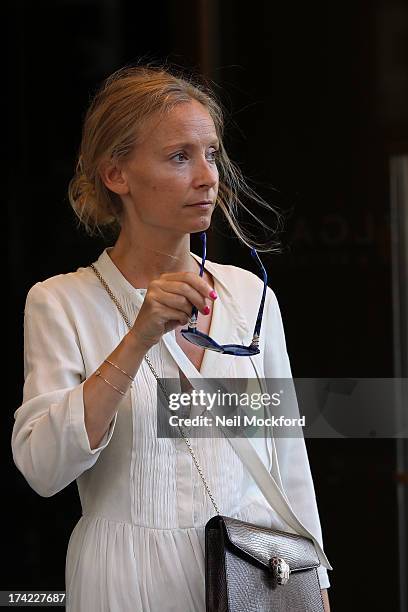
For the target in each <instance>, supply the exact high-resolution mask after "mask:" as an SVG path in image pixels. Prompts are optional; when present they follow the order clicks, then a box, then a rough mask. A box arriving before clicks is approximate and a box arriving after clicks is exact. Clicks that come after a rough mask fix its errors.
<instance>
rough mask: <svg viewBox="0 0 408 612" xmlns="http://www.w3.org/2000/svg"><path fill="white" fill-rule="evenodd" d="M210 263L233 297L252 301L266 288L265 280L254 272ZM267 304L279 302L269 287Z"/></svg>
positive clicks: (228, 265)
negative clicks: (238, 296) (236, 296)
mask: <svg viewBox="0 0 408 612" xmlns="http://www.w3.org/2000/svg"><path fill="white" fill-rule="evenodd" d="M210 263H211V266H214V273H215V275H216V276H217V277H218V279H219V280H221V281H222V282H223V284H224V285H225V286H226V287H227V288H228V289H229V291H230V292H231V294H232V295H240V296H242V298H243V299H244V301H246V300H247V299H250V300H251V299H252V298H253V296H254V295H259V294H261V293H262V290H263V286H264V282H263V279H262V278H261V277H260V276H258V275H257V274H255V273H254V272H251V271H250V270H246V269H245V268H240V267H239V266H234V265H232V264H221V263H217V262H210ZM266 302H267V303H275V302H277V299H276V295H275V292H274V291H273V289H271V287H270V286H269V285H268V286H267V288H266Z"/></svg>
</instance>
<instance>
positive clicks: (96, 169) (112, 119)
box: [68, 64, 282, 252]
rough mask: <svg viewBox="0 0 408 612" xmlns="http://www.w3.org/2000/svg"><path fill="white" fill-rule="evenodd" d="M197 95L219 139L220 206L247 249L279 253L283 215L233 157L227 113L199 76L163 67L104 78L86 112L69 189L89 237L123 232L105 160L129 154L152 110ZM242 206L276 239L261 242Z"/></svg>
mask: <svg viewBox="0 0 408 612" xmlns="http://www.w3.org/2000/svg"><path fill="white" fill-rule="evenodd" d="M192 99H194V100H197V101H198V102H200V103H201V104H203V106H205V108H206V109H207V110H208V112H209V114H210V116H211V118H212V120H213V122H214V125H215V129H216V132H217V137H218V139H219V142H220V150H219V153H218V156H217V166H218V171H219V189H218V197H217V201H216V207H217V206H218V207H219V208H220V209H221V211H222V213H223V215H224V216H225V218H226V220H227V222H228V223H229V225H230V227H231V228H232V230H233V232H234V233H235V234H236V236H237V237H238V239H239V240H240V241H241V242H243V243H244V244H246V245H247V246H248V247H254V248H256V249H257V250H259V251H261V252H262V251H263V252H268V251H280V250H281V248H280V241H279V240H278V238H277V237H276V235H277V233H278V232H279V229H280V227H281V224H282V215H281V214H280V213H279V212H278V211H277V210H276V208H274V207H273V206H272V205H270V204H269V203H268V202H266V201H265V200H264V199H263V198H262V197H261V196H259V195H258V194H257V193H256V192H255V191H254V190H253V189H252V188H251V187H250V186H249V185H248V183H247V181H246V180H245V178H244V176H243V174H242V172H241V170H240V169H239V167H238V166H237V165H236V164H234V163H233V162H232V161H231V160H230V159H229V157H228V155H227V152H226V150H225V148H224V145H223V140H222V138H223V132H224V112H223V109H222V106H221V103H220V102H219V101H218V100H217V99H216V98H215V95H214V93H213V92H212V91H211V90H210V88H209V87H208V86H207V85H205V84H204V83H201V82H199V81H198V79H197V78H195V79H193V77H192V75H188V76H186V74H185V73H184V74H182V73H179V72H177V71H176V70H175V68H174V67H172V68H171V69H170V68H169V67H168V66H163V65H160V66H154V65H151V64H144V65H136V66H130V67H129V66H126V67H124V68H121V69H119V70H117V71H116V72H114V73H113V74H112V75H111V76H109V77H108V78H107V79H106V80H105V81H104V82H103V84H102V86H101V87H100V89H99V90H98V91H97V93H96V95H95V96H94V98H93V100H92V102H91V104H90V106H89V108H88V111H87V113H86V115H85V119H84V124H83V130H82V139H81V145H80V150H79V154H78V161H77V165H76V171H75V175H74V176H73V178H72V179H71V181H70V183H69V187H68V197H69V201H70V204H71V206H72V208H73V210H74V211H75V214H76V215H77V217H78V219H79V224H82V225H83V226H84V228H85V230H86V232H87V233H88V234H90V235H95V234H96V233H99V234H101V235H102V236H103V232H102V228H109V229H110V230H111V231H113V233H114V234H118V233H119V231H120V227H121V216H122V202H121V199H120V197H119V196H118V195H117V194H115V193H113V192H112V191H110V190H109V189H108V188H107V187H106V186H105V185H104V183H103V181H102V178H101V175H100V167H101V164H102V162H103V161H105V160H106V159H111V160H119V159H124V158H126V156H127V155H129V154H130V153H131V152H132V150H133V148H134V146H135V145H136V144H137V137H138V130H137V128H138V126H142V125H143V122H144V121H145V120H146V119H147V118H148V117H150V116H151V115H152V114H153V113H156V112H159V113H161V114H163V115H164V114H165V113H167V112H168V111H170V110H171V109H172V108H173V107H174V106H175V105H176V104H180V103H183V102H189V101H191V100H192ZM243 197H245V198H248V199H249V200H250V201H251V202H256V203H257V204H259V205H261V206H262V207H264V208H266V209H267V210H268V211H269V212H272V213H273V215H274V216H275V218H276V221H277V227H276V228H271V227H269V226H268V225H266V224H265V223H264V222H263V221H262V220H261V219H259V218H258V217H257V216H256V215H255V214H254V213H253V212H252V211H251V210H250V209H249V208H247V206H245V204H244V203H243V201H242V199H243ZM240 208H242V209H244V210H246V211H247V212H248V213H249V214H250V215H251V216H252V217H253V218H254V219H255V220H256V222H257V223H258V224H260V225H261V226H262V227H263V228H264V229H265V230H266V232H267V233H269V234H270V233H271V234H272V236H273V239H272V240H269V241H268V242H266V243H260V242H258V241H257V239H256V236H255V235H253V234H251V233H249V232H248V231H247V230H245V229H244V228H243V227H242V226H241V224H240V222H239V221H238V219H237V214H238V213H239V209H240Z"/></svg>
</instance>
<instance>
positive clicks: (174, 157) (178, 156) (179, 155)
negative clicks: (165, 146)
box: [171, 151, 187, 162]
mask: <svg viewBox="0 0 408 612" xmlns="http://www.w3.org/2000/svg"><path fill="white" fill-rule="evenodd" d="M180 157H183V158H184V159H180ZM171 159H174V160H176V161H177V162H181V161H184V160H185V159H187V158H186V156H185V154H184V153H183V152H182V151H180V152H179V153H176V154H175V155H173V157H172V158H171Z"/></svg>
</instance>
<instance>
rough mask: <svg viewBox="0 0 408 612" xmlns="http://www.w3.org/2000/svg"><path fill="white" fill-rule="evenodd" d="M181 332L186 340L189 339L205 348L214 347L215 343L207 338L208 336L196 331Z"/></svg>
mask: <svg viewBox="0 0 408 612" xmlns="http://www.w3.org/2000/svg"><path fill="white" fill-rule="evenodd" d="M181 334H182V336H183V337H184V338H185V339H186V340H189V341H190V342H192V343H193V344H196V345H197V346H202V347H203V348H214V345H213V344H212V343H211V342H210V341H209V340H207V338H203V336H199V335H198V334H195V333H194V332H181Z"/></svg>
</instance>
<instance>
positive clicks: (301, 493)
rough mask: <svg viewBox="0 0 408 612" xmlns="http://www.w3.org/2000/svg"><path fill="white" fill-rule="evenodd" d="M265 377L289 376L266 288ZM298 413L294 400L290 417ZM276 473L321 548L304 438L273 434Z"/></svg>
mask: <svg viewBox="0 0 408 612" xmlns="http://www.w3.org/2000/svg"><path fill="white" fill-rule="evenodd" d="M267 294H268V298H267V319H266V332H265V333H266V334H267V338H266V344H265V378H292V373H291V367H290V361H289V356H288V353H287V349H286V340H285V334H284V328H283V323H282V317H281V312H280V308H279V304H278V301H277V299H276V296H275V294H274V292H273V291H272V290H271V289H270V287H268V288H267ZM295 415H296V416H297V417H298V416H299V410H298V407H297V402H296V406H295V408H294V409H293V408H291V414H290V416H291V417H293V416H295ZM275 446H276V452H277V456H278V464H279V472H280V478H281V481H282V485H283V488H284V492H285V493H286V495H287V497H288V499H289V502H290V504H291V506H292V509H293V511H294V512H295V514H296V515H297V516H298V518H299V520H300V521H301V522H302V523H303V524H304V525H305V527H306V528H307V529H308V530H309V531H310V532H311V533H312V534H313V535H314V536H315V538H316V540H317V541H318V542H319V544H320V545H321V546H322V548H323V538H322V530H321V525H320V519H319V513H318V509H317V502H316V495H315V490H314V485H313V479H312V474H311V471H310V465H309V459H308V456H307V450H306V445H305V441H304V438H303V435H302V437H283V436H276V437H275ZM318 573H319V579H320V585H321V588H327V587H329V586H330V582H329V579H328V575H327V570H326V568H324V567H322V566H320V567H319V568H318Z"/></svg>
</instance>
